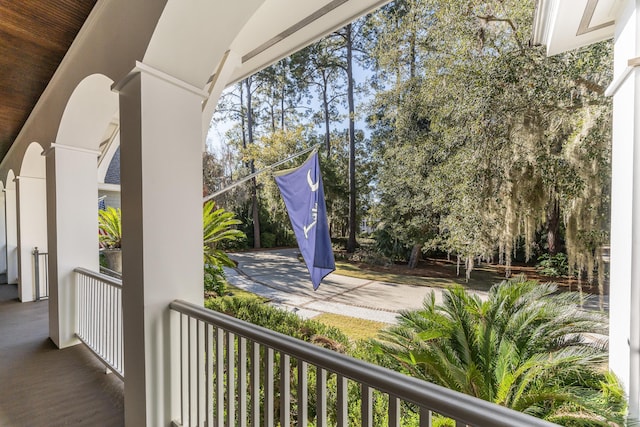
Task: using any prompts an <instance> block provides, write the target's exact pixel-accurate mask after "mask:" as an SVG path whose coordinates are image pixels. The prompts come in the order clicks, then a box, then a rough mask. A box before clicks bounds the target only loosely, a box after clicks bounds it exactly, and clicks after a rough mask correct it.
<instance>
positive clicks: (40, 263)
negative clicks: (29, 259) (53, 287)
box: [31, 246, 49, 301]
mask: <svg viewBox="0 0 640 427" xmlns="http://www.w3.org/2000/svg"><path fill="white" fill-rule="evenodd" d="M31 253H32V255H33V282H34V286H35V290H36V301H40V300H43V299H48V298H49V254H48V253H47V252H40V251H39V250H38V247H37V246H36V247H35V248H33V252H31Z"/></svg>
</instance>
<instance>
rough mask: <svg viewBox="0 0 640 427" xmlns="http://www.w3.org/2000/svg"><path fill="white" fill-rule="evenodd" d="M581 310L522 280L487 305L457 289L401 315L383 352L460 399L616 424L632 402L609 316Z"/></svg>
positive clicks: (571, 300)
mask: <svg viewBox="0 0 640 427" xmlns="http://www.w3.org/2000/svg"><path fill="white" fill-rule="evenodd" d="M579 303H580V296H579V295H577V294H575V293H557V286H556V285H553V284H538V283H537V282H534V281H527V280H526V279H525V278H524V277H517V278H514V279H511V280H508V281H504V282H502V283H500V284H498V285H494V286H493V287H492V288H491V290H490V291H489V295H488V299H487V300H486V301H483V300H481V299H480V298H479V297H478V296H476V295H471V294H469V293H467V292H466V291H465V290H464V289H463V288H460V287H456V288H453V289H449V290H446V291H445V292H443V301H442V303H441V304H436V300H435V296H434V294H432V295H431V297H430V298H427V299H425V301H424V306H423V308H422V309H420V310H416V311H406V312H403V313H402V314H401V316H400V318H399V323H398V325H396V326H394V327H391V328H389V329H387V330H386V331H384V332H383V333H382V334H381V340H379V341H378V342H377V346H378V348H379V349H380V350H381V351H382V352H383V354H385V355H386V356H387V357H388V358H389V360H391V362H392V363H394V364H395V366H396V367H397V368H398V369H400V370H403V371H405V372H407V373H408V374H410V375H412V376H415V377H418V378H422V379H424V380H427V381H430V382H433V383H436V384H439V385H442V386H445V387H448V388H450V389H453V390H457V391H460V392H462V393H466V394H470V395H472V396H476V397H479V398H481V399H484V400H488V401H490V402H493V403H497V404H499V405H502V406H506V407H510V408H512V409H516V410H518V411H522V412H525V413H529V414H531V415H534V416H537V417H540V418H544V419H547V420H549V421H552V422H556V423H559V424H562V425H567V426H587V425H589V426H599V425H602V426H610V425H615V424H610V423H612V422H613V423H621V422H622V421H623V413H624V410H625V400H624V395H623V392H622V390H621V388H620V386H619V384H618V382H617V379H616V378H615V377H614V376H613V375H611V374H609V373H608V372H607V366H606V362H607V343H606V340H605V339H604V334H606V331H607V322H606V316H605V315H604V314H602V313H599V312H591V311H583V310H581V309H580V308H579V306H580V304H579ZM586 334H589V336H588V337H587V336H586Z"/></svg>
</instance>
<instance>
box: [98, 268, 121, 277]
mask: <svg viewBox="0 0 640 427" xmlns="http://www.w3.org/2000/svg"><path fill="white" fill-rule="evenodd" d="M100 273H102V274H106V275H107V276H111V277H115V278H116V279H120V280H122V273H118V272H117V271H115V270H111V269H110V268H107V267H103V266H100Z"/></svg>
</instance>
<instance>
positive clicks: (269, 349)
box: [170, 301, 555, 427]
mask: <svg viewBox="0 0 640 427" xmlns="http://www.w3.org/2000/svg"><path fill="white" fill-rule="evenodd" d="M170 307H171V309H172V310H173V311H175V312H177V313H178V316H179V319H180V320H179V330H180V336H179V337H177V341H178V342H179V343H180V355H181V356H180V366H181V372H180V377H181V382H180V390H179V392H180V401H181V415H180V416H181V419H180V420H174V422H173V424H174V425H176V426H203V425H207V426H213V425H217V426H225V425H226V426H236V425H237V426H241V427H243V426H248V425H251V426H258V425H260V426H267V427H273V426H276V425H280V426H291V425H296V426H300V427H305V426H307V425H308V424H313V425H315V426H318V427H320V426H327V425H336V426H347V425H350V424H352V423H353V418H357V419H359V420H360V422H361V425H362V426H367V427H371V426H373V425H375V426H380V425H388V426H391V427H398V426H400V425H401V421H404V422H405V424H410V425H418V426H420V427H430V426H431V425H432V421H431V420H432V415H433V414H440V415H442V416H446V417H448V418H451V419H453V420H454V421H455V423H456V426H457V427H460V426H505V427H506V426H509V427H514V426H528V427H550V426H555V424H552V423H549V422H546V421H542V420H540V419H538V418H534V417H531V416H528V415H525V414H523V413H520V412H516V411H513V410H511V409H508V408H505V407H502V406H498V405H494V404H492V403H489V402H486V401H484V400H480V399H477V398H474V397H471V396H468V395H465V394H461V393H458V392H455V391H452V390H449V389H446V388H443V387H440V386H437V385H434V384H431V383H427V382H425V381H421V380H418V379H416V378H411V377H408V376H406V375H402V374H400V373H397V372H394V371H391V370H389V369H385V368H382V367H380V366H376V365H372V364H369V363H366V362H363V361H361V360H357V359H354V358H352V357H349V356H345V355H343V354H339V353H336V352H333V351H330V350H327V349H324V348H321V347H318V346H315V345H312V344H309V343H307V342H303V341H300V340H297V339H295V338H291V337H289V336H286V335H282V334H279V333H277V332H273V331H271V330H268V329H265V328H262V327H259V326H255V325H252V324H249V323H247V322H243V321H241V320H238V319H235V318H233V317H229V316H226V315H224V314H221V313H217V312H214V311H211V310H208V309H205V308H202V307H199V306H196V305H193V304H190V303H187V302H184V301H174V302H172V303H171V305H170ZM327 384H332V385H331V387H328V386H327ZM309 390H311V392H309ZM334 391H335V393H334ZM350 411H351V413H350ZM353 412H356V413H355V414H354V413H353ZM350 415H352V419H351V420H350ZM350 421H351V423H350Z"/></svg>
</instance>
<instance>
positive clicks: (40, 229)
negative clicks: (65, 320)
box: [16, 176, 47, 302]
mask: <svg viewBox="0 0 640 427" xmlns="http://www.w3.org/2000/svg"><path fill="white" fill-rule="evenodd" d="M16 192H17V205H18V209H17V214H18V296H19V298H20V301H22V302H27V301H33V300H34V298H35V289H34V262H33V248H35V247H38V249H39V250H40V251H41V252H46V251H47V200H46V192H47V189H46V183H45V179H44V178H37V177H29V176H18V177H16Z"/></svg>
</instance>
